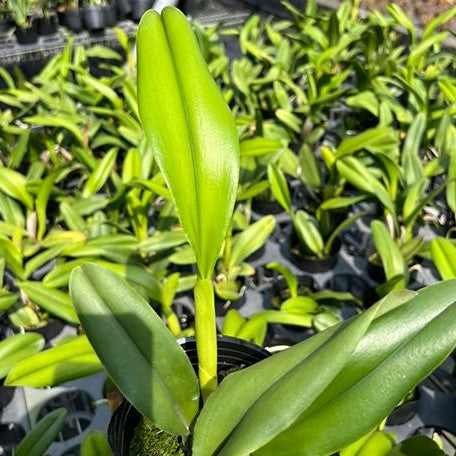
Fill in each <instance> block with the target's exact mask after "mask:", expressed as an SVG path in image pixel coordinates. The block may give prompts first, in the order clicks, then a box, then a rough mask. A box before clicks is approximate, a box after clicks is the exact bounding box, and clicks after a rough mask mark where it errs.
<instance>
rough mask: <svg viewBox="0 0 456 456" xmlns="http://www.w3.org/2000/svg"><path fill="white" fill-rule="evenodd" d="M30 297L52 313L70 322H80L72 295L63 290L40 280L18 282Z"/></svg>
mask: <svg viewBox="0 0 456 456" xmlns="http://www.w3.org/2000/svg"><path fill="white" fill-rule="evenodd" d="M17 286H18V287H19V288H20V289H21V290H22V291H24V292H25V294H26V295H27V296H28V298H29V299H30V300H31V301H33V302H34V303H35V304H38V305H39V306H40V307H41V308H43V309H44V310H46V311H47V312H49V313H50V314H52V315H55V316H56V317H59V318H61V319H62V320H65V321H67V322H69V323H73V324H78V323H79V320H78V316H77V315H76V311H75V310H74V308H73V305H72V304H71V299H70V297H69V296H68V295H67V294H66V293H64V292H63V291H60V290H56V289H54V288H49V287H47V286H45V285H43V284H42V283H40V282H19V281H18V282H17Z"/></svg>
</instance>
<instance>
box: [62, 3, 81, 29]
mask: <svg viewBox="0 0 456 456" xmlns="http://www.w3.org/2000/svg"><path fill="white" fill-rule="evenodd" d="M63 17H64V25H65V27H66V28H67V29H68V30H71V31H72V32H74V33H79V32H80V31H81V30H82V29H83V25H82V17H81V13H80V11H79V10H73V9H67V10H65V11H64V13H63Z"/></svg>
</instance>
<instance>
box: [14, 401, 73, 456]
mask: <svg viewBox="0 0 456 456" xmlns="http://www.w3.org/2000/svg"><path fill="white" fill-rule="evenodd" d="M67 415H68V412H67V411H66V410H65V409H64V408H63V407H62V408H58V409H56V410H53V411H52V412H51V413H48V414H47V415H46V416H45V417H44V418H42V419H41V420H40V421H38V423H37V424H36V425H35V426H34V427H33V429H32V430H31V431H30V432H29V433H28V434H27V435H26V436H25V437H24V438H23V440H22V441H21V442H20V443H19V445H18V446H17V448H16V449H15V451H14V454H15V456H42V455H43V454H45V452H46V450H47V449H48V448H49V447H50V446H51V444H52V442H53V441H54V440H55V438H56V437H57V435H58V434H59V432H60V430H61V429H62V427H63V424H64V423H65V420H66V417H67Z"/></svg>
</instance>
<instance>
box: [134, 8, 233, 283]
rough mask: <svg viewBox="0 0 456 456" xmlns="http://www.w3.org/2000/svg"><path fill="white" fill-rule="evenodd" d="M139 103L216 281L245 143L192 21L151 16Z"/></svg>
mask: <svg viewBox="0 0 456 456" xmlns="http://www.w3.org/2000/svg"><path fill="white" fill-rule="evenodd" d="M138 102H139V112H140V117H141V122H142V124H143V128H144V131H145V133H146V136H147V139H148V142H149V146H150V147H151V148H152V149H153V150H154V154H155V158H156V160H157V162H158V163H159V165H160V169H161V170H162V172H163V174H164V175H165V177H166V181H167V184H168V186H169V188H170V190H171V193H172V196H173V199H174V202H175V205H176V209H177V212H178V214H179V218H180V221H181V223H182V226H183V228H184V230H185V233H186V234H187V236H188V238H189V241H190V244H191V245H192V247H193V249H194V250H195V255H196V259H197V264H198V269H199V272H200V275H201V276H202V277H203V278H208V277H210V275H211V273H212V270H213V267H214V264H215V261H216V259H217V256H218V254H219V252H220V247H221V245H222V242H223V239H224V237H225V234H226V231H227V228H228V224H229V222H230V218H231V213H232V210H233V206H234V202H235V198H236V189H237V182H238V174H239V142H238V135H237V131H236V128H235V124H234V119H233V116H232V114H231V112H230V110H229V109H228V106H227V105H226V103H225V101H224V100H223V98H222V96H221V94H220V92H219V89H218V88H217V86H216V84H215V82H214V80H213V79H212V77H211V75H210V73H209V71H208V69H207V67H206V64H205V61H204V58H203V56H202V55H201V52H200V50H199V48H198V43H197V41H196V38H195V36H194V34H193V32H192V29H191V27H190V25H189V24H188V22H187V20H186V18H185V16H184V15H183V14H182V13H181V12H179V11H178V10H177V9H174V8H165V9H164V10H163V12H162V15H161V17H160V15H159V14H158V13H157V12H155V11H149V12H148V13H147V14H145V15H144V17H143V18H142V21H141V24H140V26H139V30H138Z"/></svg>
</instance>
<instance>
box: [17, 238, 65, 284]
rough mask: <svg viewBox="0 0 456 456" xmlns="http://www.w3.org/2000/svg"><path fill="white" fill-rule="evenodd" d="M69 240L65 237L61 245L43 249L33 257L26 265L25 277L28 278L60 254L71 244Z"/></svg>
mask: <svg viewBox="0 0 456 456" xmlns="http://www.w3.org/2000/svg"><path fill="white" fill-rule="evenodd" d="M69 244H70V243H69V242H68V241H67V240H66V239H63V240H62V242H61V244H60V245H56V246H54V247H51V248H50V249H47V250H43V251H42V252H40V253H38V254H37V255H35V256H34V257H33V258H30V260H28V261H27V263H26V264H25V267H24V274H25V278H28V277H29V276H30V275H31V274H32V273H33V272H35V271H36V270H37V269H38V268H40V267H41V266H43V265H44V264H46V263H47V262H49V261H51V260H53V259H54V258H56V257H58V256H60V255H61V254H62V253H63V252H65V250H66V249H67V248H68V246H69Z"/></svg>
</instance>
